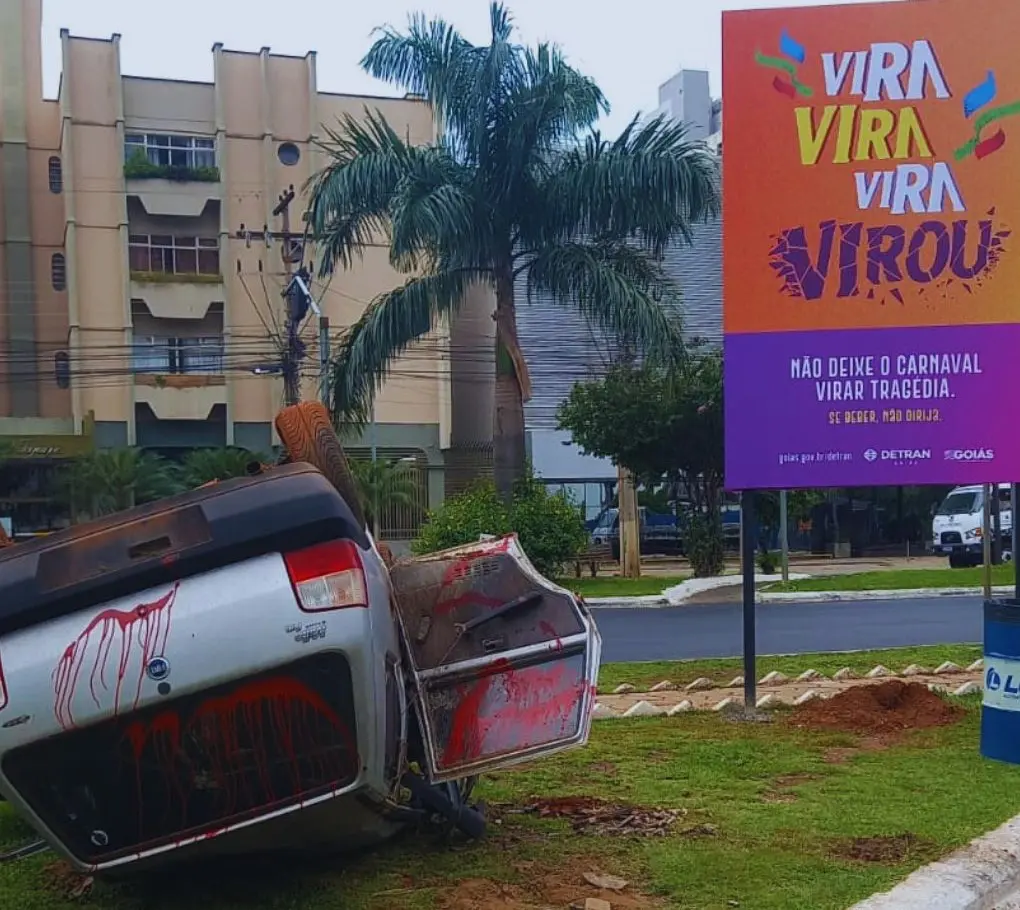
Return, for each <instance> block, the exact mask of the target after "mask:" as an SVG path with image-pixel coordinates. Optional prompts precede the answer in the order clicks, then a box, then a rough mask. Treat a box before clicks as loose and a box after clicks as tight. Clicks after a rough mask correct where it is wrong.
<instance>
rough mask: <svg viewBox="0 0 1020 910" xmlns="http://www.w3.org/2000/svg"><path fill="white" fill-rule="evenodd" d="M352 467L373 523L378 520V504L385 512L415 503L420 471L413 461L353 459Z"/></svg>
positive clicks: (362, 503) (363, 505)
mask: <svg viewBox="0 0 1020 910" xmlns="http://www.w3.org/2000/svg"><path fill="white" fill-rule="evenodd" d="M350 467H351V473H352V474H353V475H354V481H355V484H356V486H357V490H358V498H359V500H360V501H361V508H362V511H363V512H364V513H365V518H366V519H367V521H368V523H369V524H374V523H375V520H376V518H377V517H378V516H377V515H376V509H377V508H378V510H379V512H380V513H383V512H385V511H387V510H388V509H392V508H394V507H398V506H404V507H408V506H413V505H414V504H415V502H416V501H417V493H418V487H419V482H418V475H417V472H416V471H415V470H414V468H413V467H412V466H411V465H410V464H407V463H404V462H402V461H399V460H398V461H384V460H383V461H368V460H366V459H352V460H351V462H350Z"/></svg>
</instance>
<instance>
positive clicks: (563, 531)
mask: <svg viewBox="0 0 1020 910" xmlns="http://www.w3.org/2000/svg"><path fill="white" fill-rule="evenodd" d="M511 531H516V532H517V537H518V539H519V540H520V542H521V546H522V547H523V548H524V552H525V553H527V554H528V559H530V560H531V562H532V563H533V564H534V566H535V568H536V569H538V571H539V572H541V573H542V574H543V575H547V576H549V577H553V578H555V577H556V576H557V575H559V574H560V571H561V569H562V567H563V565H564V563H566V562H568V561H569V560H571V559H573V558H574V557H575V556H577V554H578V553H580V552H581V551H582V550H583V549H584V548H585V547H586V546H587V543H588V531H587V529H586V528H585V526H584V520H583V519H582V518H581V513H580V511H579V510H578V508H577V506H575V505H574V504H573V503H572V502H571V501H570V500H569V499H568V498H567V497H566V496H565V495H564V494H562V493H553V494H551V493H549V491H548V490H547V489H546V487H545V486H544V485H543V484H542V483H541V482H540V481H538V480H536V479H535V478H534V477H532V476H530V475H529V476H528V477H527V478H526V479H525V480H524V481H522V482H521V483H520V484H518V486H517V488H516V490H515V491H514V496H513V500H512V501H511V503H510V505H509V506H507V505H506V504H505V503H504V502H503V501H502V500H501V499H500V497H499V494H498V493H497V492H496V488H495V487H494V486H493V485H492V484H491V483H483V484H479V485H477V486H475V487H473V488H472V489H470V490H468V491H466V492H464V493H461V494H460V495H459V496H452V497H450V498H449V499H447V500H446V501H445V502H444V503H443V504H442V505H441V506H439V508H437V509H433V510H432V511H431V512H429V515H428V520H427V521H426V523H425V526H424V527H423V528H422V529H421V533H420V534H419V536H418V539H417V540H415V541H414V543H413V544H412V550H413V551H414V553H416V554H419V555H421V554H424V553H435V552H436V551H437V550H445V549H447V548H448V547H456V546H459V545H461V544H465V543H473V542H474V541H476V540H478V538H479V537H480V536H481V535H482V534H492V535H495V536H502V535H504V534H509V533H510V532H511Z"/></svg>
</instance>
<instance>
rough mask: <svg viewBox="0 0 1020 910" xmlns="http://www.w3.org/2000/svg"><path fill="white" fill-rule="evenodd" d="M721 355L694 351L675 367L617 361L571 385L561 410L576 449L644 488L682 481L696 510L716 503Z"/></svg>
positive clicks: (720, 456)
mask: <svg viewBox="0 0 1020 910" xmlns="http://www.w3.org/2000/svg"><path fill="white" fill-rule="evenodd" d="M722 406H723V403H722V357H721V356H720V355H719V354H717V353H715V352H709V353H697V352H695V353H693V354H692V356H689V357H687V358H685V359H684V361H683V362H682V363H680V364H679V365H677V366H675V367H673V368H670V369H663V368H660V367H658V366H654V365H647V364H646V365H644V366H634V365H631V364H619V365H616V366H613V367H611V368H610V369H609V371H608V372H607V374H606V375H605V376H603V377H601V378H599V379H592V380H589V381H587V382H579V383H576V384H575V385H574V388H573V389H572V390H571V392H570V395H569V396H568V397H567V400H566V401H565V402H564V403H563V404H562V405H561V407H560V411H559V425H560V428H561V429H564V430H569V431H570V433H571V435H572V436H573V438H574V441H575V442H576V443H577V444H578V445H579V446H580V447H581V449H582V450H583V451H584V452H586V453H588V454H591V455H597V456H599V457H602V458H608V459H610V460H611V461H612V462H613V463H614V464H622V465H623V466H624V467H626V468H628V469H630V470H631V471H633V472H634V474H635V476H636V477H638V478H639V479H640V480H642V481H644V482H645V483H648V484H656V483H659V482H660V481H661V480H662V478H663V477H667V478H668V479H669V480H670V481H672V482H674V483H679V484H682V485H683V486H684V487H685V488H686V489H687V491H688V494H689V495H690V498H691V501H692V504H693V505H694V507H695V508H696V509H699V510H701V509H707V508H708V506H709V505H710V504H711V505H717V504H718V501H719V492H720V490H721V489H722V479H723V409H722Z"/></svg>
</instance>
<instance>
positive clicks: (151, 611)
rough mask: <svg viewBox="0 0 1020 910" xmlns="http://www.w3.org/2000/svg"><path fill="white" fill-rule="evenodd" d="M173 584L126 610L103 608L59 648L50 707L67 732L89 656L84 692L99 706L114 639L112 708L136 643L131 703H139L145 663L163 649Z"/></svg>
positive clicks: (174, 592)
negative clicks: (115, 650) (69, 641)
mask: <svg viewBox="0 0 1020 910" xmlns="http://www.w3.org/2000/svg"><path fill="white" fill-rule="evenodd" d="M178 588H179V584H175V585H174V586H173V587H172V588H171V589H170V591H169V592H168V593H167V594H165V595H164V596H163V597H161V598H159V599H158V600H154V601H152V602H151V603H141V604H138V606H137V607H134V608H133V609H131V610H103V611H102V612H101V613H99V614H97V615H96V616H95V617H94V618H93V619H92V621H91V622H90V623H89V624H88V625H87V626H86V627H85V629H84V630H83V631H82V633H81V634H80V635H79V636H78V637H77V638H76V639H75V640H74V641H73V642H71V644H69V645H68V646H67V648H65V649H64V653H63V654H62V655H61V656H60V660H59V661H58V662H57V666H56V669H54V671H53V695H54V705H53V711H54V714H55V715H56V718H57V722H58V723H59V724H60V726H61V727H63V728H64V729H65V730H67V729H70V728H71V727H73V726H74V713H73V706H74V698H75V694H76V692H77V689H78V684H79V682H80V681H81V676H82V671H83V669H84V668H85V664H86V661H87V660H88V659H91V665H90V667H89V669H88V679H89V693H90V694H91V695H92V700H93V702H95V705H96V707H97V708H100V709H101V708H102V707H103V704H102V702H101V701H100V695H99V693H100V691H103V692H109V691H110V680H109V679H107V672H108V664H109V663H110V656H111V651H112V649H113V645H114V643H115V642H116V644H117V647H118V648H119V651H118V652H117V655H116V657H115V659H114V663H115V670H116V681H115V683H114V692H113V706H112V707H113V712H114V714H117V713H118V712H119V711H120V709H121V695H122V693H123V689H124V681H125V677H126V676H127V673H128V670H129V668H130V666H131V659H132V657H133V656H134V655H135V646H136V645H137V646H138V651H139V652H140V654H139V656H140V658H141V659H140V663H139V666H138V677H137V682H136V684H135V692H134V699H133V702H132V704H133V707H136V708H137V707H138V700H139V699H140V698H141V694H142V681H143V680H144V679H145V668H146V665H147V664H148V663H149V661H150V660H152V658H153V657H157V656H160V655H162V654H163V652H164V651H165V650H166V641H167V636H168V635H169V634H170V614H171V611H172V609H173V605H174V601H175V600H176V598H177V590H178ZM97 638H98V642H97V643H96V645H95V648H92V644H93V643H94V642H96V639H97ZM90 651H91V655H90V653H89V652H90Z"/></svg>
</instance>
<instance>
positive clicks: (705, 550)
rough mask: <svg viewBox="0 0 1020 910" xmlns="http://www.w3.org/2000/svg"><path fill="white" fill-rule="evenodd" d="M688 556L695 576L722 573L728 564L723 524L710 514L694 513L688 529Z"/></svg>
mask: <svg viewBox="0 0 1020 910" xmlns="http://www.w3.org/2000/svg"><path fill="white" fill-rule="evenodd" d="M687 558H688V559H689V560H690V562H691V569H692V571H693V572H694V577H695V578H710V577H712V576H714V575H720V574H722V570H723V568H724V567H725V565H726V552H725V549H724V547H723V535H722V525H721V524H720V523H719V521H718V519H716V520H713V519H712V517H710V516H705V515H697V514H695V515H692V516H691V519H690V525H689V526H688V531H687Z"/></svg>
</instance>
